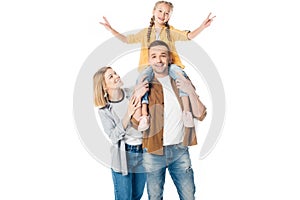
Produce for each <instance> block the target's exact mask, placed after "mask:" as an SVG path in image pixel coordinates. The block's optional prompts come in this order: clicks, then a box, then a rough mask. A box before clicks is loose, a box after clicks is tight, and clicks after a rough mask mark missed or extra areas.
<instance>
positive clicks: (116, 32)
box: [99, 16, 127, 43]
mask: <svg viewBox="0 0 300 200" xmlns="http://www.w3.org/2000/svg"><path fill="white" fill-rule="evenodd" d="M103 19H104V22H99V23H100V24H102V25H103V26H104V27H105V28H106V29H107V30H109V31H110V32H111V33H112V34H113V35H114V36H115V37H117V38H118V39H119V40H121V41H122V42H125V43H127V38H126V36H125V35H122V34H121V33H119V32H118V31H116V30H115V29H113V28H112V27H111V25H110V23H109V22H108V20H107V19H106V17H104V16H103Z"/></svg>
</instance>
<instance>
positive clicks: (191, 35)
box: [188, 13, 216, 40]
mask: <svg viewBox="0 0 300 200" xmlns="http://www.w3.org/2000/svg"><path fill="white" fill-rule="evenodd" d="M210 15H211V13H209V15H208V16H207V18H206V19H205V20H204V21H203V22H202V24H201V25H200V26H199V27H198V28H196V29H195V30H194V31H192V32H190V33H189V34H188V38H189V39H190V40H192V39H194V38H195V37H196V36H197V35H198V34H199V33H201V32H202V31H203V30H204V29H205V28H207V27H209V26H210V24H211V22H212V21H213V19H214V18H215V17H216V16H213V17H210Z"/></svg>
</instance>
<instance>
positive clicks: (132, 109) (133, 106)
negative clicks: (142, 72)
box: [127, 96, 141, 117]
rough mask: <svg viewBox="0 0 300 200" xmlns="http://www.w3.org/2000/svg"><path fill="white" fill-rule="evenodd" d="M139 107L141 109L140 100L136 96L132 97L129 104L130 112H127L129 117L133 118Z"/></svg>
mask: <svg viewBox="0 0 300 200" xmlns="http://www.w3.org/2000/svg"><path fill="white" fill-rule="evenodd" d="M139 107H141V104H140V100H139V99H137V98H136V97H135V96H132V97H131V98H130V99H129V103H128V110H127V114H128V116H129V117H131V116H132V115H133V114H134V112H135V111H136V110H137V109H138V108H139Z"/></svg>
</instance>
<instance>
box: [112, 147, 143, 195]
mask: <svg viewBox="0 0 300 200" xmlns="http://www.w3.org/2000/svg"><path fill="white" fill-rule="evenodd" d="M142 152H143V150H142V149H141V148H140V150H139V151H135V150H134V149H130V150H127V152H126V155H127V166H128V175H126V176H123V175H122V173H119V172H115V171H113V170H112V177H113V182H114V192H115V200H140V199H141V198H142V196H143V192H144V187H145V183H146V173H144V171H145V170H144V168H143V164H142V162H143V153H142Z"/></svg>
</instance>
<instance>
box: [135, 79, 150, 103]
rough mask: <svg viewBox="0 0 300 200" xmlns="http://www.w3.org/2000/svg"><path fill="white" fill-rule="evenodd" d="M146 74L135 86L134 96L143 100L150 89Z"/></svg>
mask: <svg viewBox="0 0 300 200" xmlns="http://www.w3.org/2000/svg"><path fill="white" fill-rule="evenodd" d="M145 78H146V76H143V77H142V78H141V80H140V82H139V83H138V84H137V85H136V86H135V88H134V93H133V96H135V97H136V98H137V99H139V100H141V98H142V96H144V94H146V92H148V91H149V83H148V81H147V80H145Z"/></svg>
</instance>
